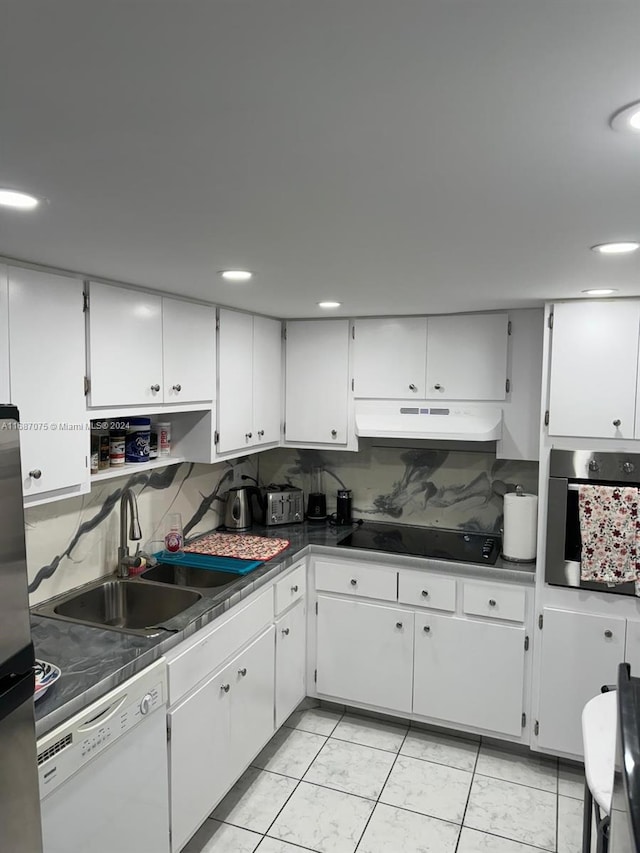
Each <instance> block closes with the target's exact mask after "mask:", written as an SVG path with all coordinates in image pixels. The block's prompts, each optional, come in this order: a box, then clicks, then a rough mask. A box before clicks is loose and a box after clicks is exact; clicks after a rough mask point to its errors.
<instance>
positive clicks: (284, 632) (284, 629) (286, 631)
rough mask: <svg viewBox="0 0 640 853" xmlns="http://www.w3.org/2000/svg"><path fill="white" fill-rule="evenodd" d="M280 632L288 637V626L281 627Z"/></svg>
mask: <svg viewBox="0 0 640 853" xmlns="http://www.w3.org/2000/svg"><path fill="white" fill-rule="evenodd" d="M282 633H283V634H284V636H285V637H288V636H289V629H288V628H283V629H282Z"/></svg>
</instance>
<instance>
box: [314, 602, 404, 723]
mask: <svg viewBox="0 0 640 853" xmlns="http://www.w3.org/2000/svg"><path fill="white" fill-rule="evenodd" d="M413 620H414V617H413V613H411V612H409V611H407V610H401V609H400V608H397V607H384V606H382V605H378V604H367V603H364V602H360V601H346V600H343V599H338V598H329V597H328V596H324V595H319V596H318V618H317V624H318V651H317V670H318V678H317V689H318V693H320V694H323V695H325V696H331V697H332V698H334V699H339V700H345V701H353V702H362V703H363V704H366V705H374V706H376V707H378V708H388V709H389V710H393V711H403V712H404V713H407V714H408V713H410V712H411V684H412V677H413Z"/></svg>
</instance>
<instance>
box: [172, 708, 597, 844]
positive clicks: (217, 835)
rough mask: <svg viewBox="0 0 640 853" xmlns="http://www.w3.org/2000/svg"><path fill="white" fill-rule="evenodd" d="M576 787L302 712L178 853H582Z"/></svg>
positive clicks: (469, 749)
mask: <svg viewBox="0 0 640 853" xmlns="http://www.w3.org/2000/svg"><path fill="white" fill-rule="evenodd" d="M583 784H584V781H583V776H582V772H581V771H580V770H579V769H578V768H575V767H572V766H570V765H564V764H562V763H561V764H560V765H559V764H558V762H557V761H556V760H554V759H548V758H542V757H536V756H534V755H531V754H527V755H522V754H519V753H517V752H512V751H509V750H508V749H504V748H498V747H496V746H495V745H492V744H488V743H487V744H485V743H481V742H480V741H474V740H471V739H466V738H464V737H453V736H449V735H443V734H437V733H435V732H430V731H425V730H423V729H420V728H410V727H409V726H408V725H400V724H396V723H388V722H384V721H380V720H375V719H369V718H367V717H360V716H355V715H353V714H349V713H347V714H341V713H339V712H338V711H334V710H328V709H325V708H310V709H305V710H299V711H296V712H295V713H294V714H293V715H292V716H291V717H290V718H289V720H288V721H287V723H286V726H285V727H284V728H282V729H281V730H280V731H279V732H278V733H277V734H276V735H275V737H274V738H273V740H272V741H271V742H270V743H269V744H268V745H267V746H266V747H265V749H264V750H263V751H262V753H261V754H260V755H259V756H258V758H256V760H255V762H254V766H253V767H250V768H249V769H248V770H247V772H246V773H245V774H244V776H243V777H242V778H241V779H240V780H239V782H238V783H237V784H236V785H235V786H234V788H233V789H232V790H231V791H230V792H229V794H227V796H226V797H225V798H224V800H223V801H222V802H221V803H220V805H219V806H218V807H217V808H216V809H215V811H214V812H213V814H212V815H211V817H210V818H209V819H208V820H207V821H206V822H205V824H204V826H203V827H201V829H200V830H199V831H198V832H197V833H196V835H195V836H194V837H193V838H192V839H191V841H190V842H189V844H188V845H187V847H186V848H185V850H184V853H254V851H257V853H308V851H315V853H355V851H357V853H535V851H536V850H537V851H540V850H546V851H553V853H579V851H580V849H581V833H582V797H583Z"/></svg>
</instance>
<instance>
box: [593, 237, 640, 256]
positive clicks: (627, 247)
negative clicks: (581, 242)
mask: <svg viewBox="0 0 640 853" xmlns="http://www.w3.org/2000/svg"><path fill="white" fill-rule="evenodd" d="M636 249H640V243H636V242H635V241H632V240H628V241H625V242H621V243H598V244H597V245H596V246H592V247H591V250H592V251H593V252H600V254H601V255H626V254H628V253H629V252H635V250H636Z"/></svg>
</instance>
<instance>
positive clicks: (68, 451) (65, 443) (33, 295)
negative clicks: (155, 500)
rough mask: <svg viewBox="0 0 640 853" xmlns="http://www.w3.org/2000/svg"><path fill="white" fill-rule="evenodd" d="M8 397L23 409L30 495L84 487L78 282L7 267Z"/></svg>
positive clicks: (82, 349) (30, 499)
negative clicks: (9, 393)
mask: <svg viewBox="0 0 640 853" xmlns="http://www.w3.org/2000/svg"><path fill="white" fill-rule="evenodd" d="M8 296H9V299H8V303H9V361H10V368H11V370H10V381H11V402H12V403H14V404H15V405H16V406H17V407H18V409H19V410H20V420H21V422H22V423H23V424H24V427H25V428H24V429H23V430H22V431H21V433H20V444H21V455H22V474H23V492H24V496H25V499H27V501H28V502H34V501H33V499H38V498H41V497H42V496H43V495H47V494H48V495H49V496H50V497H51V496H52V493H53V497H56V493H57V496H59V497H64V496H65V494H80V493H81V492H84V491H88V489H89V465H88V453H89V431H88V429H87V426H88V421H87V413H86V407H85V397H84V364H85V330H84V313H83V295H82V282H81V281H80V280H78V279H72V278H65V277H63V276H58V275H51V274H49V273H43V272H37V271H34V270H26V269H20V268H17V267H16V268H14V267H11V268H10V269H9V288H8Z"/></svg>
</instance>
